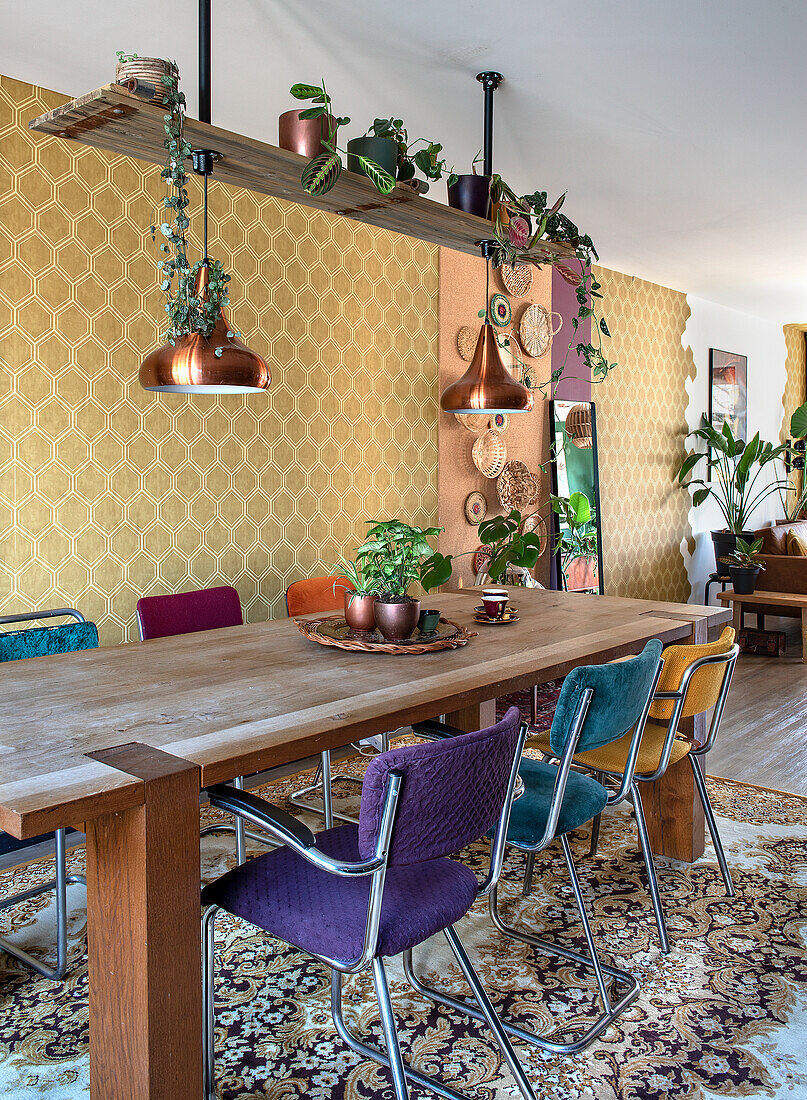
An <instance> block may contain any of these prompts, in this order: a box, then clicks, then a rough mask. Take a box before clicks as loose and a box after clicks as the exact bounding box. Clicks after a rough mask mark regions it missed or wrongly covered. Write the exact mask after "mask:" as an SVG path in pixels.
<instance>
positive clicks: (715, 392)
mask: <svg viewBox="0 0 807 1100" xmlns="http://www.w3.org/2000/svg"><path fill="white" fill-rule="evenodd" d="M747 383H748V357H747V356H745V355H735V354H734V353H732V352H729V351H719V350H718V349H717V348H709V423H710V424H711V425H712V427H713V428H716V429H717V431H720V429H721V428H722V427H723V424H724V423H725V422H726V421H728V424H729V427H730V428H731V430H732V432H733V434H734V438H735V439H742V440H743V441H746V439H747V433H748V385H747Z"/></svg>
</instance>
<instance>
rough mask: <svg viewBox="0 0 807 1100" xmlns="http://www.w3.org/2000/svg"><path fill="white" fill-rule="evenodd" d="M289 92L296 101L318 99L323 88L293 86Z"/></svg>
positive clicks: (316, 86)
mask: <svg viewBox="0 0 807 1100" xmlns="http://www.w3.org/2000/svg"><path fill="white" fill-rule="evenodd" d="M289 91H290V92H291V94H292V95H293V96H294V98H295V99H316V98H317V96H321V95H322V88H320V87H319V85H317V84H292V86H291V87H290V88H289Z"/></svg>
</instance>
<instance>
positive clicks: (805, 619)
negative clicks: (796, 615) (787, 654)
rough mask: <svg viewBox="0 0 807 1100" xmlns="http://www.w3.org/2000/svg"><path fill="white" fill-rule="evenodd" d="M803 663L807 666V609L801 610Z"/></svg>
mask: <svg viewBox="0 0 807 1100" xmlns="http://www.w3.org/2000/svg"><path fill="white" fill-rule="evenodd" d="M801 663H802V664H807V607H803V608H802V609H801Z"/></svg>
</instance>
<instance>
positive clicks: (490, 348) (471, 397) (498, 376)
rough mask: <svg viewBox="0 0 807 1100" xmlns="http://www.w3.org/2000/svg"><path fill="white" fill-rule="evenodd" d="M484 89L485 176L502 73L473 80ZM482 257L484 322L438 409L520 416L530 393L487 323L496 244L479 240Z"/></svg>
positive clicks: (489, 164)
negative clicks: (495, 97) (508, 364)
mask: <svg viewBox="0 0 807 1100" xmlns="http://www.w3.org/2000/svg"><path fill="white" fill-rule="evenodd" d="M476 79H477V80H478V81H479V82H480V83H481V84H482V87H483V88H484V90H485V118H484V126H485V129H484V168H483V171H484V174H485V175H486V176H490V175H492V173H493V93H494V92H495V90H496V89H497V88H498V86H499V84H500V83H501V80H502V76H501V73H494V72H485V73H480V74H479V75H478V76H477V78H476ZM478 244H479V247H480V248H481V250H482V255H483V256H484V257H485V265H486V267H485V320H484V323H483V325H482V328H481V329H480V330H479V339H478V340H477V341H476V350H475V351H474V355H473V359H472V360H471V364H470V366H469V367H468V369H467V371H466V372H465V374H463V376H462V378H459V379H458V380H457V381H456V382H454V383H453V384H452V385H450V386H448V387H447V388H446V389H445V390H443V393H442V396H441V397H440V408H441V409H443V411H444V412H453V413H479V412H485V413H522V412H529V411H530V410H531V409H532V406H533V401H532V394H531V393H530V391H529V390H528V389H527V387H526V386H524V385H522V384H521V383H520V382H516V380H515V379H514V378H513V376H512V375H511V374H510V372H509V371H508V370H507V368H506V367H505V365H504V363H503V362H502V357H501V355H500V353H499V345H498V343H497V342H496V331H495V329H494V327H493V325H492V324H491V323H490V316H489V312H488V311H489V308H490V307H489V302H490V254H491V251H492V250H493V248H494V246H495V244H496V242H495V241H490V240H488V241H479V242H478Z"/></svg>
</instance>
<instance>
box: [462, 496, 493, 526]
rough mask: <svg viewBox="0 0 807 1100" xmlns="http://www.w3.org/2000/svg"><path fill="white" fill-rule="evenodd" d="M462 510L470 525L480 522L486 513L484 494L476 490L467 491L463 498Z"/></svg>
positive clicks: (486, 506) (486, 505)
mask: <svg viewBox="0 0 807 1100" xmlns="http://www.w3.org/2000/svg"><path fill="white" fill-rule="evenodd" d="M464 511H465V518H466V519H467V520H468V522H469V523H470V524H471V526H472V527H476V526H477V525H478V524H480V523H481V522H482V520H483V519H484V518H485V516H486V515H487V514H488V502H487V501H486V500H485V494H484V493H480V492H479V491H478V490H476V491H475V492H473V493H469V494H468V496H467V497H466V498H465V505H464Z"/></svg>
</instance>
